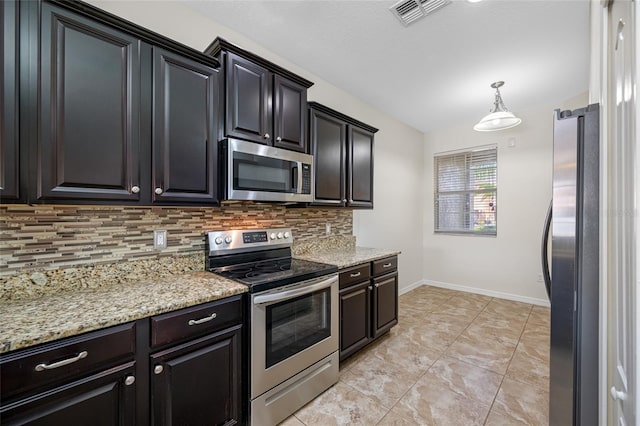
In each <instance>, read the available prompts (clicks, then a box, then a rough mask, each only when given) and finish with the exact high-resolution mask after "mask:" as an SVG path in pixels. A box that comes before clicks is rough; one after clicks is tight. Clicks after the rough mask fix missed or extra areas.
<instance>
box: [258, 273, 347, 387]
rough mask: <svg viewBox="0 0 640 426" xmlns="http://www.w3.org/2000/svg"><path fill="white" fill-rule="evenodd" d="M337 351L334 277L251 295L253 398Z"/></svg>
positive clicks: (335, 287) (336, 307) (336, 308)
mask: <svg viewBox="0 0 640 426" xmlns="http://www.w3.org/2000/svg"><path fill="white" fill-rule="evenodd" d="M337 350H338V276H337V275H329V276H324V277H320V278H314V279H312V280H308V281H304V282H302V283H298V284H292V285H290V286H286V287H280V288H278V289H274V290H269V291H266V292H262V293H258V294H254V295H252V296H251V399H254V398H256V397H258V396H259V395H261V394H263V393H264V392H266V391H268V390H269V389H271V388H273V387H275V386H277V385H278V384H280V383H282V382H283V381H285V380H287V379H288V378H290V377H292V376H294V375H295V374H297V373H299V372H300V371H302V370H304V369H305V368H307V367H309V366H310V365H312V364H313V363H315V362H318V361H320V360H321V359H323V358H325V357H327V356H328V355H330V354H332V353H333V352H335V351H337Z"/></svg>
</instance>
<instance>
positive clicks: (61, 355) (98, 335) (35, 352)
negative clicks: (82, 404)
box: [0, 323, 136, 400]
mask: <svg viewBox="0 0 640 426" xmlns="http://www.w3.org/2000/svg"><path fill="white" fill-rule="evenodd" d="M135 343H136V339H135V323H129V324H123V325H119V326H116V327H111V328H107V329H104V330H100V331H96V332H92V333H88V334H84V335H81V336H76V337H71V338H68V339H63V340H59V341H56V342H53V343H48V344H45V345H42V346H39V347H36V348H30V349H25V350H23V351H18V352H16V353H14V354H9V355H7V356H3V357H2V358H0V382H1V383H2V387H1V389H2V400H6V399H8V398H10V397H11V396H12V395H16V394H18V393H19V394H25V393H28V392H29V391H31V390H33V389H36V388H39V387H41V386H44V385H48V386H52V385H55V384H58V383H62V382H64V381H67V380H70V379H73V378H77V377H79V376H81V375H82V376H85V375H87V374H88V373H91V372H93V371H96V370H98V369H102V368H107V367H109V366H112V365H115V364H116V362H121V361H123V360H125V359H127V358H133V355H134V353H135Z"/></svg>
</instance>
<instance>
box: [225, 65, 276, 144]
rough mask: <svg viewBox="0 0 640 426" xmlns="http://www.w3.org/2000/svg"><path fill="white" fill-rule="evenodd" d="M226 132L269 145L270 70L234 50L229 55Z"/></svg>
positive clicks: (270, 122) (270, 127)
mask: <svg viewBox="0 0 640 426" xmlns="http://www.w3.org/2000/svg"><path fill="white" fill-rule="evenodd" d="M226 72H227V84H226V111H227V113H226V120H225V129H226V135H227V136H230V137H236V138H241V139H249V140H251V141H253V142H258V143H263V144H268V143H269V140H270V137H271V134H273V130H272V121H271V114H272V112H271V105H272V104H271V102H270V97H271V73H270V72H269V70H267V69H266V68H264V67H261V66H260V65H257V64H254V63H253V62H251V61H248V60H246V59H244V58H242V57H240V56H238V55H234V54H233V53H229V54H227V65H226Z"/></svg>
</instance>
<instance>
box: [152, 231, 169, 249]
mask: <svg viewBox="0 0 640 426" xmlns="http://www.w3.org/2000/svg"><path fill="white" fill-rule="evenodd" d="M153 248H155V249H163V248H167V231H153Z"/></svg>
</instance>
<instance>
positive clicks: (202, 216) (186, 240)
mask: <svg viewBox="0 0 640 426" xmlns="http://www.w3.org/2000/svg"><path fill="white" fill-rule="evenodd" d="M327 223H329V224H330V225H331V234H332V235H335V236H350V235H352V233H353V215H352V211H351V210H343V209H318V208H286V207H284V206H280V205H271V204H252V203H236V204H228V205H223V206H222V207H180V208H174V207H111V206H108V207H100V206H57V205H56V206H53V205H46V206H28V205H5V206H0V256H1V258H0V280H1V279H3V278H5V279H6V277H8V276H12V275H17V274H21V273H22V274H24V273H25V272H32V273H35V272H36V271H39V270H55V269H62V268H72V267H78V266H82V265H100V264H108V263H116V262H122V261H133V260H144V259H151V260H153V259H162V258H165V257H174V258H175V257H176V255H185V256H188V257H189V258H193V257H194V256H195V259H197V260H196V261H195V262H190V263H196V264H199V263H200V260H199V259H200V257H199V256H200V254H202V255H203V253H204V243H205V239H204V235H205V233H206V232H207V231H211V230H220V229H250V228H277V227H290V228H292V230H293V234H294V237H295V239H296V241H299V242H303V241H309V240H313V239H316V238H320V237H323V236H325V230H326V224H327ZM155 229H163V230H166V231H167V242H168V247H167V248H166V249H161V250H156V249H154V248H153V230H155ZM201 259H202V267H204V257H202V258H201ZM185 260H186V259H185Z"/></svg>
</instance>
